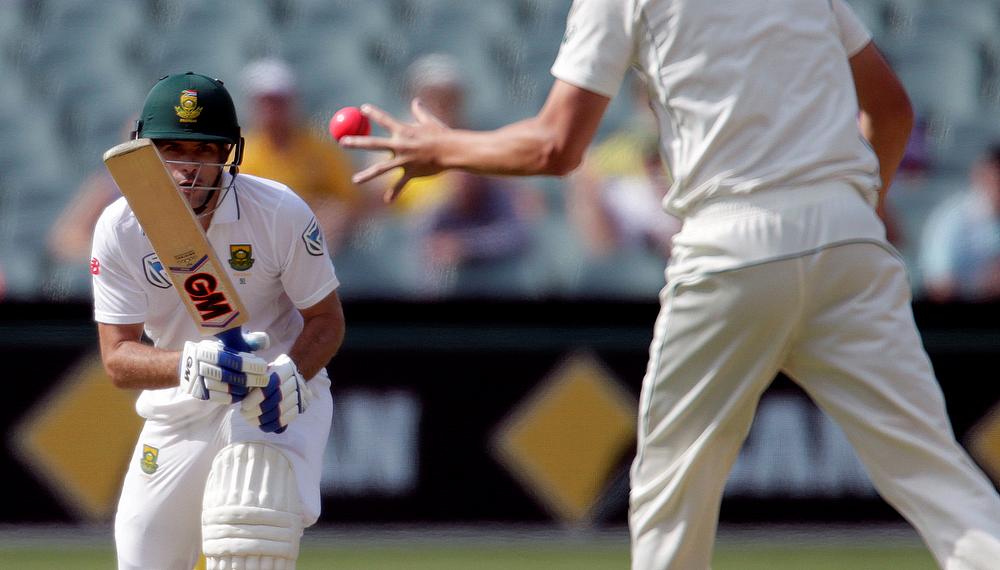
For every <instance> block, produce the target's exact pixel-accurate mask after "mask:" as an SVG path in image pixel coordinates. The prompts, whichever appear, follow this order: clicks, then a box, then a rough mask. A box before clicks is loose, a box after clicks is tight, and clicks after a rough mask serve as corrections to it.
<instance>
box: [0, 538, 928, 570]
mask: <svg viewBox="0 0 1000 570" xmlns="http://www.w3.org/2000/svg"><path fill="white" fill-rule="evenodd" d="M0 567H3V568H10V569H17V570H43V569H45V570H49V569H55V568H59V569H62V568H72V569H73V570H92V569H93V570H98V569H100V570H107V569H110V568H114V554H113V553H112V552H111V550H110V549H107V550H105V549H100V548H94V547H90V548H88V547H77V548H66V547H63V548H55V547H53V548H38V547H16V546H6V547H0ZM627 567H628V551H627V549H626V547H625V546H623V545H622V546H617V545H603V544H596V545H580V546H575V547H574V546H567V545H565V544H559V545H553V546H545V545H533V546H523V545H519V546H516V547H510V548H505V547H503V546H454V547H444V546H440V545H433V546H431V545H420V544H413V545H409V546H407V545H399V544H392V545H386V546H379V545H376V544H372V545H361V546H359V545H350V546H344V547H335V546H315V545H311V546H308V547H305V548H304V549H303V551H302V554H301V556H300V558H299V564H298V570H331V569H332V570H336V569H345V570H346V569H350V570H431V569H433V570H453V569H454V570H459V569H461V570H465V569H470V568H475V569H476V570H521V569H523V570H536V569H537V570H571V569H572V570H610V569H624V568H627ZM845 568H850V569H851V570H869V569H870V570H883V569H885V568H892V569H893V570H934V568H935V566H934V563H933V561H932V560H931V557H930V555H929V554H928V553H927V551H926V550H924V549H923V548H921V547H920V546H917V545H914V546H899V547H886V548H880V547H875V546H843V547H832V546H822V547H817V546H789V547H778V546H773V545H769V546H747V547H743V546H722V547H720V548H719V549H717V551H716V556H715V561H714V563H713V565H712V570H843V569H845Z"/></svg>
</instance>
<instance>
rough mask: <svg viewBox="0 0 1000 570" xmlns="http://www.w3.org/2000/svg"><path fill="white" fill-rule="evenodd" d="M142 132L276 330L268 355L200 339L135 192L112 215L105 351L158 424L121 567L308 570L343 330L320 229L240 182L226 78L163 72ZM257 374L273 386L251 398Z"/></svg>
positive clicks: (137, 464) (145, 437)
mask: <svg viewBox="0 0 1000 570" xmlns="http://www.w3.org/2000/svg"><path fill="white" fill-rule="evenodd" d="M135 137H136V138H140V137H145V138H149V139H152V140H153V141H154V142H155V144H156V146H157V148H158V149H159V151H160V154H161V155H162V156H163V158H164V160H165V161H166V162H167V166H168V170H169V171H170V173H171V175H172V176H173V178H174V180H175V181H176V182H177V184H178V186H179V187H180V188H181V190H182V191H183V193H184V195H185V197H186V198H187V199H188V201H189V203H190V204H191V207H192V209H193V210H194V211H195V213H196V214H197V215H198V219H199V221H200V222H201V224H202V227H203V228H204V229H205V230H206V231H207V233H208V237H209V239H210V241H211V243H212V246H213V247H214V248H215V251H216V253H217V254H218V256H219V258H220V259H222V260H228V265H229V267H228V268H227V271H229V275H230V277H231V278H232V281H233V283H234V284H235V287H236V289H237V292H238V294H239V296H240V297H241V298H242V300H243V302H244V304H245V305H246V307H247V309H248V311H249V313H250V320H249V322H248V323H247V329H248V330H253V331H262V332H257V333H250V334H247V335H245V336H246V337H247V341H248V343H249V344H251V346H253V347H255V348H258V349H259V350H257V352H256V353H255V354H250V353H236V352H232V351H229V350H228V349H224V348H223V347H222V345H221V343H220V342H218V341H217V340H215V339H211V340H207V339H203V338H202V337H200V335H199V334H198V332H197V330H196V328H195V326H194V323H193V321H191V319H190V317H189V315H188V314H187V311H186V310H184V307H183V306H182V304H181V300H180V297H179V296H178V295H177V294H176V292H175V291H173V290H172V285H171V283H170V280H169V279H168V278H167V276H166V274H165V273H164V271H163V265H162V264H161V263H160V260H158V259H157V258H156V255H155V254H154V253H153V248H152V247H151V246H150V244H149V241H148V240H147V239H146V237H145V235H144V234H143V232H142V228H141V227H140V226H139V225H138V223H137V222H136V219H135V216H134V214H132V211H131V209H130V208H129V205H128V203H127V202H126V201H125V199H124V198H122V199H119V200H118V201H116V202H115V203H113V204H112V205H111V206H109V207H108V208H107V209H106V210H105V211H104V213H103V215H102V216H101V218H100V220H99V221H98V223H97V227H96V230H95V233H94V245H93V259H92V260H91V273H92V274H93V284H94V318H95V320H96V321H97V323H98V334H99V337H100V344H101V356H102V359H103V361H104V366H105V368H106V369H107V371H108V374H109V375H110V376H111V379H112V381H113V382H114V383H115V385H116V386H117V387H119V388H125V389H141V390H142V393H141V395H140V396H139V399H138V401H137V402H136V411H137V412H138V413H139V415H141V416H142V417H144V418H145V419H146V422H145V425H144V427H143V429H142V432H141V434H140V435H139V440H138V442H137V443H136V447H135V452H134V453H133V456H132V460H131V461H130V462H129V468H128V473H127V475H126V476H125V483H124V487H123V489H122V493H121V499H120V500H119V504H118V512H117V515H116V518H115V542H116V545H117V552H118V568H119V569H122V570H125V569H147V570H148V569H151V568H159V569H170V570H190V569H191V568H192V567H193V566H194V565H195V563H196V562H197V560H198V557H199V553H200V552H201V551H202V550H204V554H205V556H206V560H207V567H208V568H209V569H222V568H225V569H244V568H274V569H290V568H294V567H295V560H296V558H297V556H298V547H299V539H300V537H301V535H302V531H303V529H304V528H305V527H307V526H309V525H311V524H313V523H314V522H315V521H316V518H317V517H318V516H319V511H320V496H319V482H320V470H321V465H322V459H323V450H324V448H325V446H326V441H327V436H328V434H329V430H330V421H331V414H332V402H331V396H330V380H329V378H328V377H327V374H326V371H325V370H324V366H326V363H327V362H328V361H329V360H330V358H331V357H332V356H333V355H334V353H336V351H337V349H338V348H339V346H340V343H341V341H342V340H343V336H344V318H343V313H342V311H341V307H340V301H339V299H338V297H337V292H336V289H337V286H338V284H339V283H338V281H337V277H336V275H335V274H334V270H333V266H332V265H331V263H330V260H329V257H328V256H327V252H326V246H325V244H324V242H323V235H322V232H321V231H319V229H318V227H317V225H316V219H315V218H314V216H313V214H312V212H311V211H310V210H309V208H308V206H306V204H305V203H304V202H303V201H302V200H301V199H299V198H298V196H296V195H295V194H294V193H293V192H292V191H291V190H290V189H289V188H288V187H286V186H284V185H282V184H279V183H277V182H273V181H271V180H267V179H263V178H257V177H254V176H249V175H245V174H238V170H239V163H240V159H241V157H242V152H243V140H242V138H241V137H240V127H239V124H238V122H237V119H236V110H235V107H234V105H233V101H232V99H231V98H230V95H229V93H228V92H227V91H226V88H225V87H224V86H223V84H222V82H221V81H218V80H216V79H210V78H208V77H205V76H202V75H196V74H192V73H187V74H183V75H171V76H167V77H165V78H163V79H161V80H160V81H159V82H158V83H157V84H156V85H155V86H154V87H153V89H152V90H151V91H150V92H149V95H148V96H147V97H146V101H145V103H144V104H143V108H142V114H141V116H140V118H139V120H138V121H137V126H136V132H135ZM143 332H145V334H146V335H147V336H148V337H149V338H150V339H152V341H153V346H149V345H147V344H144V343H143V342H142V341H141V336H142V334H143ZM249 375H267V376H269V377H270V380H271V382H272V384H271V386H269V387H268V388H265V389H261V388H253V389H252V390H250V391H249V392H248V390H247V388H245V387H244V386H243V385H244V384H245V381H246V376H249ZM265 383H266V382H265ZM250 384H251V385H254V383H252V382H251V383H250ZM278 432H280V433H278Z"/></svg>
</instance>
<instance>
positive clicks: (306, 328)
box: [288, 315, 344, 379]
mask: <svg viewBox="0 0 1000 570" xmlns="http://www.w3.org/2000/svg"><path fill="white" fill-rule="evenodd" d="M343 342H344V321H343V318H337V316H336V315H322V316H316V317H313V318H310V319H306V321H305V323H304V324H303V326H302V332H301V333H300V334H299V336H298V338H297V339H295V343H294V344H292V348H291V349H289V350H288V357H289V358H291V359H292V362H294V363H295V366H296V368H298V369H299V372H301V373H302V376H303V377H305V378H307V379H308V378H312V377H313V376H315V375H316V374H318V373H319V371H320V370H322V369H323V368H325V367H326V365H327V364H328V363H329V362H330V359H331V358H333V355H335V354H336V353H337V351H338V350H339V349H340V345H341V343H343Z"/></svg>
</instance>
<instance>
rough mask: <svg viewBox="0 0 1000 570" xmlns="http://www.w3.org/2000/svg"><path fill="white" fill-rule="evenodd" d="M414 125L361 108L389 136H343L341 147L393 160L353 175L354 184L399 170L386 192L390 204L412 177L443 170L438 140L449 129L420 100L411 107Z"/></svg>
mask: <svg viewBox="0 0 1000 570" xmlns="http://www.w3.org/2000/svg"><path fill="white" fill-rule="evenodd" d="M410 109H411V112H412V113H413V120H414V121H415V122H414V123H403V122H401V121H399V120H397V119H396V118H395V117H393V116H392V115H390V114H389V113H387V112H385V111H383V110H382V109H379V108H378V107H375V106H374V105H362V106H361V112H362V113H363V114H364V115H365V116H366V117H368V119H369V120H371V121H374V122H375V123H377V124H378V125H379V126H381V127H382V128H383V129H385V130H386V131H387V132H388V133H389V136H388V137H343V138H342V139H340V146H343V147H347V148H360V149H364V150H387V151H389V152H391V153H392V157H390V158H388V159H386V160H382V161H380V162H377V163H375V164H373V165H371V166H369V167H368V168H365V169H364V170H362V171H360V172H358V173H356V174H355V175H354V177H353V180H354V183H355V184H361V183H364V182H367V181H369V180H372V179H374V178H378V177H379V176H381V175H383V174H385V173H386V172H389V171H390V170H393V169H395V168H402V169H403V175H402V176H400V178H399V180H397V181H396V183H395V184H394V185H393V187H392V188H390V189H389V190H387V191H386V193H385V196H384V200H385V201H386V202H391V201H392V200H395V199H396V196H398V195H399V193H400V192H402V191H403V187H404V186H406V183H407V182H409V181H410V179H412V178H418V177H420V176H430V175H432V174H437V173H438V172H441V171H442V170H444V168H443V167H442V166H441V162H440V160H439V155H438V149H437V145H436V143H437V140H438V137H439V135H440V134H441V133H443V132H445V131H447V130H448V126H447V125H445V124H444V123H443V122H441V120H440V119H438V118H437V117H435V116H434V115H433V114H432V113H431V112H430V111H428V110H427V108H426V107H424V105H423V103H421V102H420V100H419V99H414V100H413V101H412V103H411V104H410Z"/></svg>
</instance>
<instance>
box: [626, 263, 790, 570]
mask: <svg viewBox="0 0 1000 570" xmlns="http://www.w3.org/2000/svg"><path fill="white" fill-rule="evenodd" d="M796 263H797V262H796V260H788V261H775V262H771V263H765V264H763V265H759V266H756V267H749V268H744V269H737V270H732V271H727V272H722V273H716V274H710V275H701V276H695V277H691V276H688V277H686V278H683V279H675V280H673V281H672V283H673V284H672V286H671V287H670V288H668V289H667V290H666V294H665V295H664V298H663V300H662V303H663V309H662V310H661V312H660V316H659V317H658V319H657V324H656V330H655V331H654V337H653V343H652V345H651V347H650V361H649V366H648V369H647V371H646V378H645V379H644V380H643V387H642V396H641V399H640V410H639V428H638V432H639V442H638V451H637V454H636V459H635V461H634V462H633V464H632V491H631V495H630V502H631V508H630V513H629V527H630V530H631V534H632V568H634V569H635V570H650V569H654V568H655V569H656V570H705V569H707V568H708V567H709V564H710V563H711V558H712V546H713V543H714V540H715V532H716V526H717V522H718V511H719V504H720V502H721V499H722V492H723V488H724V486H725V482H726V478H727V476H728V474H729V471H730V469H731V468H732V465H733V462H734V461H735V460H736V457H737V455H738V454H739V449H740V446H741V444H742V443H743V440H744V439H745V438H746V435H747V433H748V431H749V429H750V424H751V423H752V420H753V415H754V411H755V409H756V407H757V403H758V401H759V399H760V396H761V394H762V393H763V391H764V389H765V388H766V387H767V386H768V385H769V384H770V383H771V381H772V380H773V379H774V376H775V375H776V374H777V371H778V368H779V367H780V365H781V362H782V360H783V358H784V354H785V351H786V344H787V339H788V337H789V335H790V334H792V331H793V328H794V325H795V318H796V316H795V310H796V307H798V306H799V305H800V304H801V300H800V299H799V298H798V295H799V293H798V284H799V271H798V266H797V265H796Z"/></svg>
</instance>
